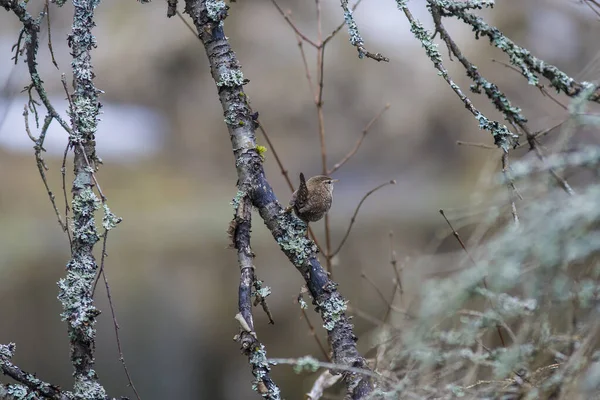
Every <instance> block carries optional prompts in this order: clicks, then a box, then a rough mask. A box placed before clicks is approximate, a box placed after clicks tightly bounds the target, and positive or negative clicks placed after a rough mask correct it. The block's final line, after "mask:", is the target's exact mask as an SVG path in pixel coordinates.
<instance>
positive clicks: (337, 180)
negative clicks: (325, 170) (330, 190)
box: [331, 179, 340, 182]
mask: <svg viewBox="0 0 600 400" xmlns="http://www.w3.org/2000/svg"><path fill="white" fill-rule="evenodd" d="M339 181H340V180H339V179H332V180H331V182H339Z"/></svg>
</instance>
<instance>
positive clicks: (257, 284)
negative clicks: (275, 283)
mask: <svg viewBox="0 0 600 400" xmlns="http://www.w3.org/2000/svg"><path fill="white" fill-rule="evenodd" d="M263 284H264V282H263V281H261V280H258V279H257V280H256V281H254V288H255V292H254V295H255V296H257V297H259V298H263V299H264V298H266V297H267V296H269V295H270V294H271V288H270V287H269V286H263Z"/></svg>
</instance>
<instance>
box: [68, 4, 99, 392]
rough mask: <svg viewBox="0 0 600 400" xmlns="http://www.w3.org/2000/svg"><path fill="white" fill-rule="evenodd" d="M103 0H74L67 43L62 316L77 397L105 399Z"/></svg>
mask: <svg viewBox="0 0 600 400" xmlns="http://www.w3.org/2000/svg"><path fill="white" fill-rule="evenodd" d="M98 4H99V0H74V1H73V5H74V15H73V31H72V33H71V34H70V35H69V37H68V39H67V41H68V44H69V47H70V48H71V54H72V55H73V61H72V63H71V65H72V67H73V82H74V93H73V95H72V96H71V99H72V103H73V107H72V110H71V112H70V114H71V115H70V117H71V126H72V132H71V134H70V135H69V143H70V145H71V147H72V148H73V152H74V162H73V163H74V175H75V178H74V180H73V186H72V189H71V191H72V193H73V200H72V209H73V240H72V244H71V260H70V261H69V263H68V264H67V276H66V278H63V279H61V280H60V281H59V283H58V286H59V295H58V298H59V300H60V301H61V303H62V306H63V310H64V311H63V313H62V317H63V319H64V320H65V321H66V322H67V327H68V332H69V340H70V345H71V363H72V364H73V368H74V369H75V371H74V373H73V376H74V378H75V384H74V392H75V396H77V397H82V398H88V399H90V398H92V399H105V398H106V397H107V396H106V392H105V390H104V388H103V387H102V385H101V384H100V382H99V380H98V376H97V375H96V372H95V371H94V369H93V366H94V351H95V338H96V329H95V324H96V317H97V316H98V314H100V311H99V310H98V309H97V308H96V307H95V306H94V299H93V297H92V285H93V283H94V280H95V276H96V272H97V270H98V265H97V263H96V260H95V258H94V254H93V249H94V245H95V244H96V242H97V241H98V240H99V235H98V231H97V228H96V221H95V218H94V212H95V211H96V210H97V209H98V208H99V207H100V200H99V199H98V197H97V196H96V194H95V193H94V191H93V188H94V176H93V175H94V170H95V168H96V160H97V159H96V154H95V147H96V143H95V141H94V134H95V133H96V129H97V125H98V114H99V110H100V107H101V104H100V102H99V101H98V94H99V93H100V91H99V90H98V89H96V87H95V86H94V82H93V77H94V72H93V66H92V63H91V50H92V49H93V48H94V47H96V39H95V37H94V36H93V35H92V28H93V27H94V26H95V23H94V10H95V8H96V7H97V6H98Z"/></svg>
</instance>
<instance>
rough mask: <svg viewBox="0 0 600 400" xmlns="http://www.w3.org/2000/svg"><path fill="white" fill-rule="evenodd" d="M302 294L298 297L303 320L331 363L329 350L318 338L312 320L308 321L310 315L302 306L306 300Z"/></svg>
mask: <svg viewBox="0 0 600 400" xmlns="http://www.w3.org/2000/svg"><path fill="white" fill-rule="evenodd" d="M303 290H306V289H304V288H303ZM302 294H303V292H302V291H301V292H300V294H299V295H298V303H299V304H301V306H300V311H301V312H302V318H304V320H305V321H306V324H307V325H308V330H309V332H310V335H311V336H312V337H313V339H315V342H317V346H319V349H320V350H321V353H322V354H323V357H325V359H326V360H327V361H331V356H330V355H329V353H328V352H327V350H325V346H323V343H321V339H319V337H318V336H317V333H316V332H315V327H314V326H313V324H312V322H310V319H308V315H307V314H306V309H305V307H304V306H302V304H304V300H303V299H302Z"/></svg>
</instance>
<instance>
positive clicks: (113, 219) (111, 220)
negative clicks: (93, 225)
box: [102, 203, 123, 231]
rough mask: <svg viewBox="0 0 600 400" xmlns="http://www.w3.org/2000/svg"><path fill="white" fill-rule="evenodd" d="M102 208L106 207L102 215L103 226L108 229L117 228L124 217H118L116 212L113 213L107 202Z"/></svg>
mask: <svg viewBox="0 0 600 400" xmlns="http://www.w3.org/2000/svg"><path fill="white" fill-rule="evenodd" d="M102 208H103V209H104V216H103V217H102V226H103V227H104V229H106V230H107V231H109V230H111V229H113V228H115V227H116V226H117V224H118V223H120V222H121V221H122V220H123V218H121V217H117V216H116V215H115V214H113V213H112V212H111V211H110V208H108V205H107V204H106V203H105V204H102Z"/></svg>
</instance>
